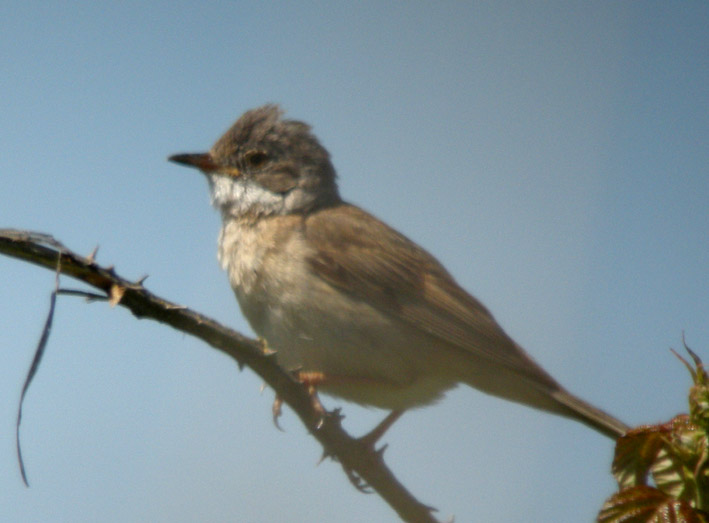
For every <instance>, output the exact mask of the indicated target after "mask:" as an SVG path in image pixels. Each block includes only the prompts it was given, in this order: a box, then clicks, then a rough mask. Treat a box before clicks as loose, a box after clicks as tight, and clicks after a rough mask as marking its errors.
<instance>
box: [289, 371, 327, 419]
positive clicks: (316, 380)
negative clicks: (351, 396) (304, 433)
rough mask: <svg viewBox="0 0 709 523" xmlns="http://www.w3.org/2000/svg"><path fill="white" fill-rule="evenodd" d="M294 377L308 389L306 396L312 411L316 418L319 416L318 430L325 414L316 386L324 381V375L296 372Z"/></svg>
mask: <svg viewBox="0 0 709 523" xmlns="http://www.w3.org/2000/svg"><path fill="white" fill-rule="evenodd" d="M296 377H297V379H298V381H299V382H300V383H302V384H303V385H305V386H306V387H307V388H308V396H310V402H311V404H312V405H313V409H315V412H317V413H318V416H320V421H318V424H317V427H316V428H318V429H319V428H320V427H322V424H323V420H324V418H325V415H326V414H327V411H326V410H325V407H323V404H322V403H321V402H320V398H319V397H318V385H320V384H321V383H322V382H323V381H325V375H324V374H323V373H322V372H315V371H310V372H306V371H298V372H297V373H296Z"/></svg>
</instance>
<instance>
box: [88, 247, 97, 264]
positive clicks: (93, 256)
mask: <svg viewBox="0 0 709 523" xmlns="http://www.w3.org/2000/svg"><path fill="white" fill-rule="evenodd" d="M97 252H98V244H96V247H94V250H93V251H91V254H89V255H88V256H87V257H86V259H87V260H88V261H89V265H93V264H94V263H95V262H96V253H97Z"/></svg>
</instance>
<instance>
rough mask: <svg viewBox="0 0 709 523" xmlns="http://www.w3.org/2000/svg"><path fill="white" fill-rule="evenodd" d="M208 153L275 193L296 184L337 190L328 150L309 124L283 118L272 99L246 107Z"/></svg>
mask: <svg viewBox="0 0 709 523" xmlns="http://www.w3.org/2000/svg"><path fill="white" fill-rule="evenodd" d="M210 153H211V156H212V158H213V159H214V161H215V162H216V163H217V164H221V165H229V166H232V167H235V168H237V169H239V170H240V171H242V172H243V173H244V176H246V177H251V178H253V179H254V180H255V181H256V182H258V183H260V184H261V185H263V186H264V187H266V188H268V189H271V190H274V192H285V191H286V190H290V189H292V188H295V187H299V188H301V189H306V190H307V189H310V190H317V191H321V192H322V195H321V196H322V197H323V198H324V199H327V198H330V197H331V196H333V195H337V185H336V183H335V169H334V168H333V166H332V163H331V161H330V154H329V153H328V152H327V150H326V149H325V148H324V147H323V146H322V145H321V144H320V142H319V141H318V139H317V138H316V137H315V135H313V134H312V132H311V131H310V126H309V125H308V124H306V123H303V122H300V121H297V120H288V119H284V118H283V111H282V110H281V109H280V107H279V106H277V105H275V104H268V105H264V106H262V107H258V108H256V109H252V110H250V111H247V112H245V113H244V114H243V115H242V116H241V117H240V118H239V119H238V120H237V121H236V123H234V125H233V126H232V127H231V128H230V129H229V130H228V131H227V132H226V133H224V135H223V136H222V137H221V138H220V139H219V140H218V141H217V142H216V143H215V144H214V146H213V147H212V150H211V151H210ZM254 154H259V155H261V156H259V159H260V160H262V164H261V165H259V164H254V165H252V164H251V162H250V160H253V159H254V156H253V155H254ZM289 180H290V181H289Z"/></svg>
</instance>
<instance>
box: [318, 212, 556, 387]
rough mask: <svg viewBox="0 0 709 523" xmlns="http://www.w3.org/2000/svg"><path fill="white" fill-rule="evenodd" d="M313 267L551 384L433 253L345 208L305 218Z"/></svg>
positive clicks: (417, 323)
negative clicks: (311, 248)
mask: <svg viewBox="0 0 709 523" xmlns="http://www.w3.org/2000/svg"><path fill="white" fill-rule="evenodd" d="M304 232H305V234H306V236H307V238H308V243H309V245H310V246H311V247H314V253H313V255H312V256H311V258H310V260H309V261H310V265H311V268H312V270H313V272H314V273H315V274H316V275H318V276H319V277H321V278H322V279H324V280H326V281H327V282H328V283H329V284H331V285H332V286H334V287H336V288H338V289H339V290H340V291H341V292H346V293H348V294H350V295H351V296H353V297H356V298H357V299H361V300H364V301H366V302H367V303H369V304H371V305H372V306H374V307H376V308H377V309H378V310H380V311H381V312H383V313H385V314H387V315H389V316H394V317H395V318H396V319H397V320H399V321H404V322H406V323H408V324H409V325H410V326H411V328H415V329H420V330H422V331H424V332H426V333H428V334H430V335H433V336H434V337H436V338H438V339H440V340H442V341H444V342H445V343H447V344H449V345H452V346H454V347H458V348H459V349H461V350H464V351H467V352H468V353H470V354H471V355H472V356H475V357H478V358H484V359H486V360H488V361H490V362H492V363H495V364H498V365H502V366H504V367H507V368H508V369H511V370H513V371H515V372H517V373H519V374H521V375H525V376H527V377H528V378H531V379H532V380H533V381H535V382H537V383H540V384H542V383H543V384H546V385H548V386H550V387H552V388H555V387H556V386H557V384H556V382H555V381H554V380H553V379H552V378H551V377H550V376H549V375H548V374H547V373H546V372H545V371H544V370H542V369H541V367H539V366H538V365H537V364H536V363H535V362H534V361H533V360H532V359H531V358H530V357H529V356H527V355H526V353H525V352H524V351H523V350H522V349H521V348H520V347H519V346H518V345H517V344H516V343H515V342H514V341H513V340H512V339H510V337H509V336H507V334H505V332H504V331H503V330H502V328H501V327H500V326H499V325H498V324H497V322H496V321H495V319H494V318H493V316H492V315H491V314H490V312H489V311H488V310H487V309H486V308H485V306H484V305H483V304H482V303H480V302H479V301H478V300H477V299H475V298H474V297H473V296H471V295H469V294H468V293H467V292H465V291H464V290H463V289H462V288H461V287H460V286H459V285H458V284H457V283H456V282H455V280H454V279H453V278H452V277H451V276H450V275H449V274H448V272H447V271H446V270H445V269H444V268H443V266H442V265H441V264H440V263H439V262H438V261H437V260H436V259H435V258H433V256H431V255H430V254H428V253H427V252H426V251H425V250H423V249H422V248H421V247H419V246H417V245H416V244H415V243H413V242H412V241H411V240H409V239H408V238H406V237H405V236H403V235H402V234H400V233H398V232H396V231H395V230H393V229H392V228H390V227H388V226H387V225H385V224H384V223H382V222H381V221H379V220H378V219H376V218H375V217H373V216H371V215H370V214H368V213H366V212H365V211H363V210H361V209H359V208H357V207H355V206H351V205H340V206H337V207H332V208H327V209H322V210H320V211H318V212H315V213H313V214H311V215H310V216H308V217H307V218H306V220H305V231H304Z"/></svg>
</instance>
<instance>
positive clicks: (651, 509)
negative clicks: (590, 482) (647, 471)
mask: <svg viewBox="0 0 709 523" xmlns="http://www.w3.org/2000/svg"><path fill="white" fill-rule="evenodd" d="M597 521H598V522H599V523H709V519H707V515H706V514H705V513H703V512H701V511H698V510H695V509H694V508H692V506H691V505H690V504H689V503H687V502H685V501H681V500H677V499H674V498H672V497H670V496H668V495H667V494H665V493H664V492H662V491H660V490H657V489H656V488H652V487H648V486H644V485H640V486H637V487H631V488H627V489H623V490H621V491H620V492H618V493H616V494H614V495H612V496H611V497H610V498H608V500H607V501H606V502H605V503H604V505H603V508H602V509H601V512H600V513H599V514H598V519H597Z"/></svg>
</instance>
